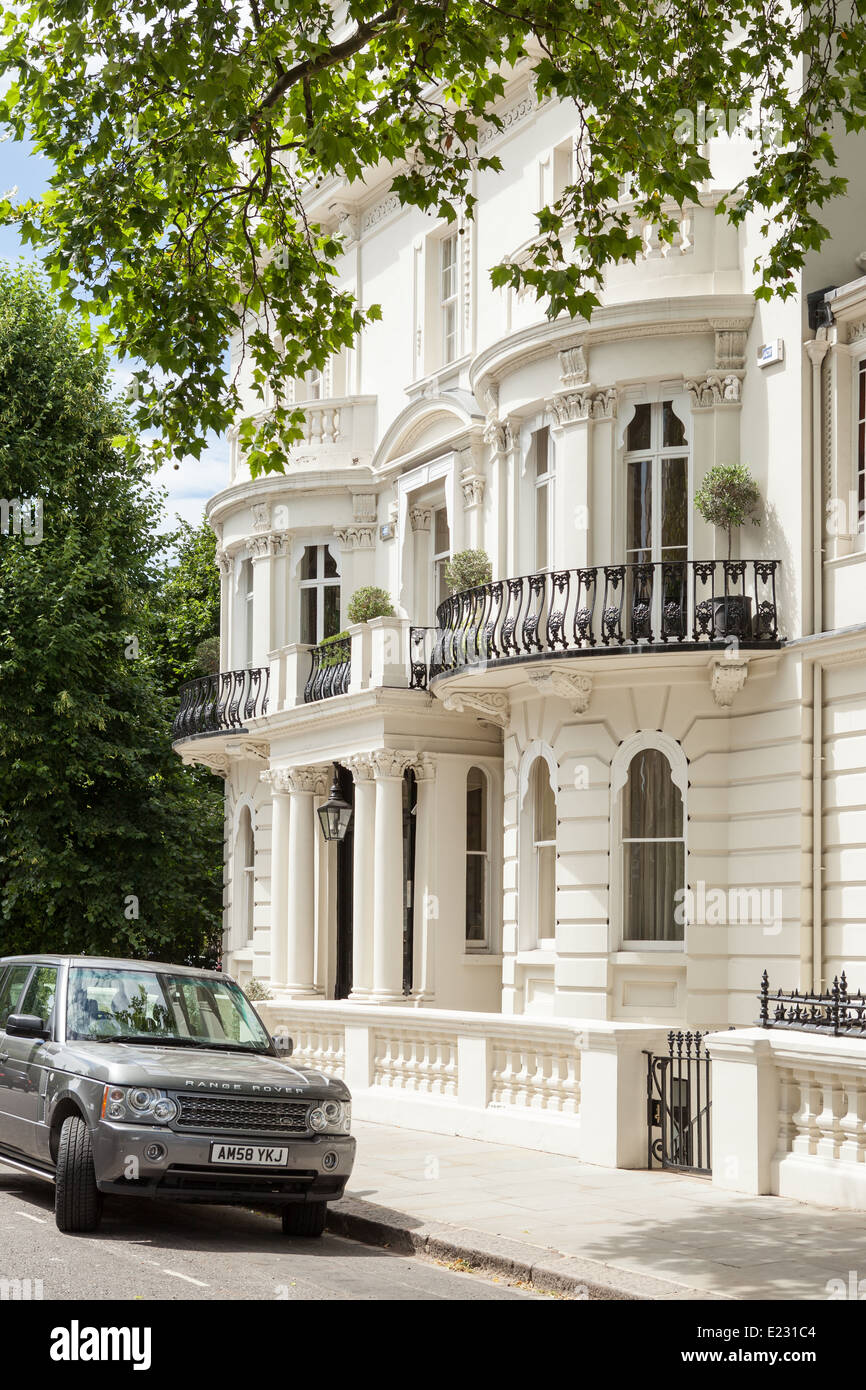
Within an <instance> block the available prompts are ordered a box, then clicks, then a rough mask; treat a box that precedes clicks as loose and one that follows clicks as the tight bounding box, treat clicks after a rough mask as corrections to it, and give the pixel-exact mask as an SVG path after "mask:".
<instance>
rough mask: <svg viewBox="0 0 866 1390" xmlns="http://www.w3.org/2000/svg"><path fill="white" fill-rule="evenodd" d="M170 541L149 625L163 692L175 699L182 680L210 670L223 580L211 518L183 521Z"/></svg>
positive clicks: (151, 649) (150, 645)
mask: <svg viewBox="0 0 866 1390" xmlns="http://www.w3.org/2000/svg"><path fill="white" fill-rule="evenodd" d="M170 546H171V551H172V553H171V556H170V558H169V560H168V562H167V564H166V568H165V570H164V571H163V573H162V575H161V577H160V580H159V584H158V587H157V591H156V594H155V596H154V599H153V601H152V602H151V604H150V605H149V610H148V617H147V629H148V633H149V639H148V655H149V656H150V657H151V659H152V660H153V662H154V664H155V667H156V672H157V675H158V678H159V680H160V683H161V685H162V687H163V690H164V692H165V694H166V695H167V696H168V697H169V698H170V699H174V698H175V697H176V695H177V690H178V687H179V686H180V685H182V684H183V682H184V681H188V680H192V679H194V677H196V676H201V675H204V674H206V673H207V669H208V667H209V664H210V662H209V655H210V648H211V646H212V644H213V643H214V642H216V643H217V644H218V640H219V630H220V581H219V571H218V570H217V566H216V537H215V536H214V533H213V531H212V530H211V528H210V526H209V525H208V523H207V521H205V520H202V521H201V522H200V523H199V525H198V526H191V525H190V524H189V522H188V521H181V522H180V523H179V525H178V527H177V530H176V531H175V532H174V534H173V535H172V536H171V537H170ZM218 662H219V657H218V655H217V663H218Z"/></svg>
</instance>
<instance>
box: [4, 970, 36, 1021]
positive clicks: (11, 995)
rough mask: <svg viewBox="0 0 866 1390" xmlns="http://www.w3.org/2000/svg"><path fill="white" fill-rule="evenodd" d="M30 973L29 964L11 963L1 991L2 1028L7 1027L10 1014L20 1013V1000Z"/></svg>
mask: <svg viewBox="0 0 866 1390" xmlns="http://www.w3.org/2000/svg"><path fill="white" fill-rule="evenodd" d="M29 974H30V966H29V965H11V966H10V967H9V970H8V972H7V975H6V978H5V980H4V981H3V989H2V991H0V1028H5V1027H6V1020H7V1018H8V1017H9V1015H10V1014H16V1013H19V1012H20V1011H19V1009H18V1000H19V999H20V997H21V991H22V989H23V988H24V986H25V984H26V983H27V976H28V975H29Z"/></svg>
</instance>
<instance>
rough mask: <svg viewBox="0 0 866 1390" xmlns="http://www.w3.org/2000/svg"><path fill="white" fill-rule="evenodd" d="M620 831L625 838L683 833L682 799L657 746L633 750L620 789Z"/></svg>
mask: <svg viewBox="0 0 866 1390" xmlns="http://www.w3.org/2000/svg"><path fill="white" fill-rule="evenodd" d="M622 833H623V838H624V839H626V840H631V839H639V840H640V839H647V838H653V839H657V838H661V837H662V836H668V835H682V833H683V799H682V796H681V795H680V791H679V788H678V787H676V786H675V785H674V783H673V780H672V778H671V769H670V764H669V763H668V760H667V758H666V757H665V755H664V753H660V752H659V750H658V749H657V748H645V749H644V750H643V751H642V752H641V753H636V754H635V756H634V757H633V758H632V760H631V763H630V765H629V769H628V779H627V781H626V784H625V788H624V789H623V815H622Z"/></svg>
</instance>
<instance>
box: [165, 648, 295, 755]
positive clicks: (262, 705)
mask: <svg viewBox="0 0 866 1390" xmlns="http://www.w3.org/2000/svg"><path fill="white" fill-rule="evenodd" d="M269 678H270V671H269V669H268V667H267V666H253V667H249V668H243V669H241V670H239V671H219V672H217V673H216V674H215V675H212V676H199V677H198V678H197V679H196V680H193V681H187V682H186V684H185V685H182V686H181V688H180V707H179V709H178V712H177V714H176V716H175V720H174V723H173V724H172V728H171V736H172V739H173V740H177V739H181V738H194V737H195V736H196V735H197V734H218V733H222V732H223V731H229V730H232V729H243V727H244V725H245V723H246V721H247V720H248V719H257V718H258V717H259V716H260V715H262V714H267V711H268V682H269Z"/></svg>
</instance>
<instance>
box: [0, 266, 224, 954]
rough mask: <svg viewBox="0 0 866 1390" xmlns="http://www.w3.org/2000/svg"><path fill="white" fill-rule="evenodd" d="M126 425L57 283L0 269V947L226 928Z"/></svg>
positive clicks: (84, 943) (131, 945) (215, 809)
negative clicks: (118, 442)
mask: <svg viewBox="0 0 866 1390" xmlns="http://www.w3.org/2000/svg"><path fill="white" fill-rule="evenodd" d="M125 427H126V426H125V421H124V416H123V412H122V410H121V409H119V407H118V406H117V404H116V403H114V402H112V400H111V398H110V395H109V392H108V386H107V376H106V370H105V367H104V365H103V364H102V363H101V362H100V361H99V359H97V358H96V357H95V356H94V354H93V353H90V352H86V351H85V350H84V349H83V348H82V346H81V344H80V341H79V339H78V336H77V331H76V328H75V326H74V325H73V324H72V323H70V321H69V320H68V319H67V317H66V316H65V315H64V314H63V313H62V312H60V311H59V309H58V306H57V303H56V301H55V299H54V298H53V296H52V295H51V294H50V292H49V291H48V290H47V289H46V288H45V286H44V285H43V284H42V283H41V282H40V280H39V279H38V278H37V277H36V276H35V275H34V274H33V273H32V272H29V271H24V270H10V269H8V268H0V497H2V498H3V499H5V501H6V503H7V509H6V513H7V520H8V524H7V525H6V526H5V527H4V534H2V535H0V952H3V953H6V952H11V951H23V950H28V951H32V950H46V949H65V950H71V951H82V952H88V953H91V954H92V953H105V954H109V955H124V954H128V955H135V956H151V957H158V956H168V957H169V958H170V959H173V960H184V959H190V960H198V959H202V958H212V957H213V954H214V949H215V942H216V941H217V939H218V933H219V925H220V915H221V913H220V908H221V854H220V853H219V852H218V851H217V853H216V854H215V853H214V846H215V845H219V844H220V843H221V839H222V833H221V832H222V810H221V799H220V797H219V793H218V790H217V791H216V792H210V791H209V792H208V794H207V795H206V796H205V795H203V794H202V791H201V788H200V786H199V784H198V783H197V782H196V780H195V779H191V778H190V777H189V776H188V774H187V772H186V770H185V769H184V768H183V766H182V765H181V763H180V761H179V759H178V758H177V756H176V755H175V754H174V753H173V752H172V750H171V744H170V737H169V727H170V714H171V709H172V706H173V703H174V702H173V700H172V701H169V699H168V698H167V696H166V693H165V689H164V685H163V683H162V681H161V680H160V677H159V670H158V665H157V662H156V660H155V659H154V657H153V656H152V655H148V652H147V643H148V633H147V629H146V624H145V622H144V615H145V613H146V612H147V611H148V608H149V606H151V607H152V605H153V603H154V598H155V595H156V593H157V576H158V570H159V560H160V558H161V552H162V549H163V547H164V538H162V537H160V536H159V534H158V532H157V526H158V523H159V520H160V516H161V502H160V499H159V498H158V497H157V495H156V494H155V492H154V490H153V488H152V486H151V484H150V482H149V480H148V476H147V473H146V470H145V468H144V466H143V464H142V463H137V462H135V461H134V460H131V459H130V458H129V457H128V456H127V455H126V454H125V453H124V452H122V451H120V450H118V449H117V448H116V447H114V446H113V444H112V439H113V438H114V437H115V436H116V435H117V433H118V431H122V430H123V429H124V428H125ZM13 504H15V505H13ZM16 505H17V511H16ZM19 516H20V518H21V521H22V524H20V525H17V524H16V518H17V517H19ZM36 516H38V517H39V518H40V524H39V526H36V525H34V524H33V520H34V518H35V517H36ZM28 518H29V522H30V524H29V525H27V524H24V523H25V521H27V519H28ZM40 533H41V535H40Z"/></svg>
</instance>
